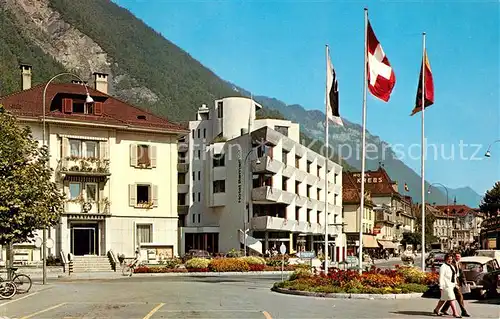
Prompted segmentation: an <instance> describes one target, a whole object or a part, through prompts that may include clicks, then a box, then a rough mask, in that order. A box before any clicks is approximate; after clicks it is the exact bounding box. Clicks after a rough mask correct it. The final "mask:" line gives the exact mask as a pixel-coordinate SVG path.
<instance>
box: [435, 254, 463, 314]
mask: <svg viewBox="0 0 500 319" xmlns="http://www.w3.org/2000/svg"><path fill="white" fill-rule="evenodd" d="M457 277H458V273H457V269H456V268H455V266H454V265H453V255H452V254H446V256H445V257H444V264H442V265H441V267H440V268H439V289H440V290H441V298H440V299H439V302H438V304H437V305H436V308H435V309H434V314H435V315H437V316H442V315H443V314H442V313H441V312H440V310H441V307H442V306H443V305H444V303H445V302H446V301H450V305H451V310H452V311H453V317H455V318H462V316H460V315H459V314H458V312H457V307H456V305H455V303H454V302H453V301H455V300H456V298H455V292H454V291H453V289H454V288H455V287H456V285H457Z"/></svg>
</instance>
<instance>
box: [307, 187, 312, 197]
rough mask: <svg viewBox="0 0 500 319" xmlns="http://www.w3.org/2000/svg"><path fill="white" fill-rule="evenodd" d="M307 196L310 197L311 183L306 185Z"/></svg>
mask: <svg viewBox="0 0 500 319" xmlns="http://www.w3.org/2000/svg"><path fill="white" fill-rule="evenodd" d="M307 197H309V198H311V185H307Z"/></svg>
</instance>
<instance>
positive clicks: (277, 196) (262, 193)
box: [252, 186, 295, 204]
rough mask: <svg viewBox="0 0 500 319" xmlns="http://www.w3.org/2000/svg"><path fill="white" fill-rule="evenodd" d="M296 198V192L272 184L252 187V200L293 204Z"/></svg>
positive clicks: (263, 202)
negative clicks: (271, 185)
mask: <svg viewBox="0 0 500 319" xmlns="http://www.w3.org/2000/svg"><path fill="white" fill-rule="evenodd" d="M294 198H295V194H293V193H290V192H286V191H283V190H281V189H278V188H273V187H270V186H262V187H257V188H254V189H252V201H254V202H255V203H260V204H265V203H275V204H277V203H281V204H291V203H292V201H293V199H294Z"/></svg>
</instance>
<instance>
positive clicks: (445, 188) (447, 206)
mask: <svg viewBox="0 0 500 319" xmlns="http://www.w3.org/2000/svg"><path fill="white" fill-rule="evenodd" d="M434 185H438V186H441V187H443V188H444V190H445V191H446V212H447V215H448V217H449V216H450V207H449V200H450V197H449V193H448V187H446V186H444V185H443V184H441V183H432V184H430V185H429V188H428V189H427V193H428V194H430V193H431V187H432V186H434ZM446 224H447V226H448V219H447V220H446ZM447 229H448V230H450V229H451V228H450V227H447ZM422 231H425V226H424V225H422ZM452 235H453V232H452ZM451 237H453V236H451ZM448 240H450V235H449V231H448ZM448 246H451V244H450V243H449V242H448ZM448 248H451V247H448Z"/></svg>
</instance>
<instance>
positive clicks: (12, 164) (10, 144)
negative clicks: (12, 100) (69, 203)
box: [0, 105, 64, 246]
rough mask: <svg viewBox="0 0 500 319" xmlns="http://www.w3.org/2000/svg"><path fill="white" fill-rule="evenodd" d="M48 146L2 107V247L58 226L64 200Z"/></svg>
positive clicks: (0, 174) (0, 186) (0, 240)
mask: <svg viewBox="0 0 500 319" xmlns="http://www.w3.org/2000/svg"><path fill="white" fill-rule="evenodd" d="M48 160H49V154H48V151H47V148H46V147H39V145H38V142H37V141H36V140H34V139H33V137H32V135H31V130H30V129H29V128H28V127H22V126H21V125H20V124H19V123H18V122H17V120H16V119H15V117H14V116H12V115H11V114H9V113H8V112H7V111H6V110H5V109H4V108H3V107H2V106H1V105H0V244H1V245H9V246H10V245H11V244H12V243H19V242H25V241H29V240H30V239H32V238H33V236H34V235H33V233H34V231H35V230H37V229H42V228H46V227H49V226H52V225H55V224H56V223H57V222H58V221H59V217H60V215H61V213H62V211H63V203H64V197H63V196H62V194H61V192H60V191H59V190H58V189H57V187H56V184H55V183H54V182H53V181H52V176H53V171H52V169H50V168H49V165H48Z"/></svg>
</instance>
